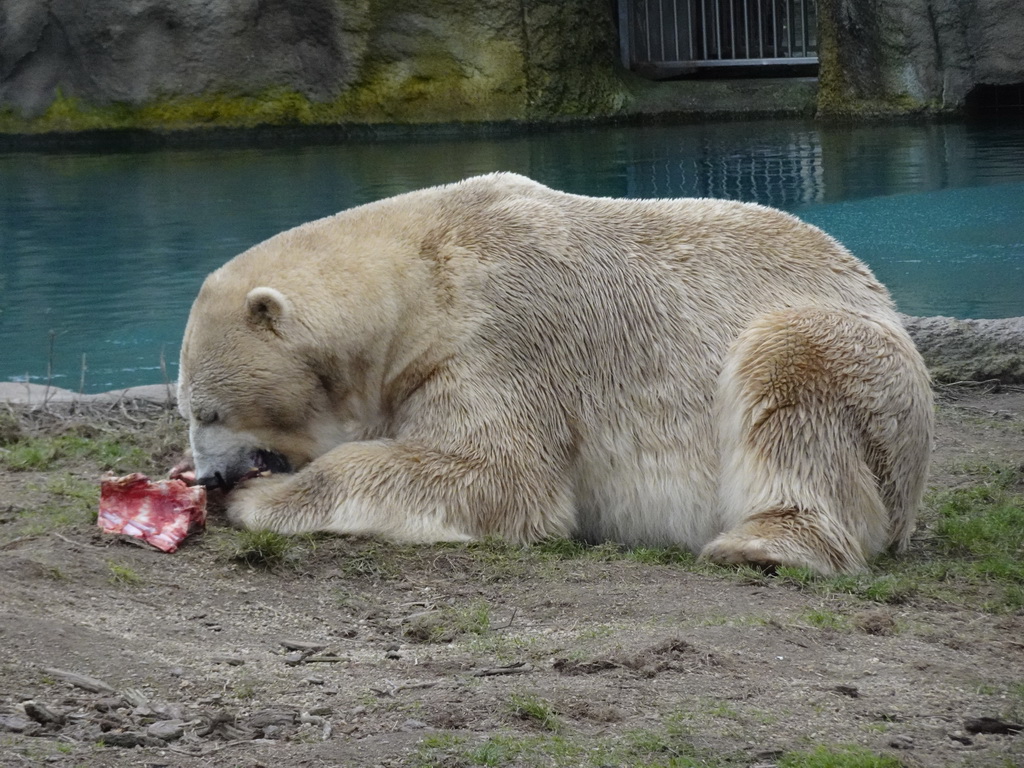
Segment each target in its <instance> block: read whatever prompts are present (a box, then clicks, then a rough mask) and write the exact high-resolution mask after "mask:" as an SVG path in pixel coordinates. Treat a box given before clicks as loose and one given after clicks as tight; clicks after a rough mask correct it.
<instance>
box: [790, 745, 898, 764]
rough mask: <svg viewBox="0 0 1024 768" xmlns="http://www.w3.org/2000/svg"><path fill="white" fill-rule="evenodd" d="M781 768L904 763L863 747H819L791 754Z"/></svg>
mask: <svg viewBox="0 0 1024 768" xmlns="http://www.w3.org/2000/svg"><path fill="white" fill-rule="evenodd" d="M778 765H779V768H903V762H902V761H900V760H898V759H896V758H895V757H890V756H888V755H879V754H876V753H874V752H870V751H868V750H866V749H863V748H861V747H854V746H849V747H847V746H839V747H825V746H821V747H817V748H816V749H814V750H813V751H811V752H790V753H788V754H786V755H783V756H782V758H781V759H780V760H779V763H778Z"/></svg>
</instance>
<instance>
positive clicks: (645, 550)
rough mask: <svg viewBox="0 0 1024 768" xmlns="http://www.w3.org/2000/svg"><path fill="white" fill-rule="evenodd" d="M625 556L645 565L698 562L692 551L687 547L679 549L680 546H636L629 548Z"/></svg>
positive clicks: (691, 563)
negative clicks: (687, 549)
mask: <svg viewBox="0 0 1024 768" xmlns="http://www.w3.org/2000/svg"><path fill="white" fill-rule="evenodd" d="M623 556H624V557H625V559H626V560H632V561H633V562H634V563H644V564H645V565H684V566H693V565H696V563H697V558H696V557H695V556H694V555H693V553H692V552H687V551H686V550H685V549H679V548H678V547H665V548H655V547H634V548H632V549H627V550H626V551H625V552H624V553H623Z"/></svg>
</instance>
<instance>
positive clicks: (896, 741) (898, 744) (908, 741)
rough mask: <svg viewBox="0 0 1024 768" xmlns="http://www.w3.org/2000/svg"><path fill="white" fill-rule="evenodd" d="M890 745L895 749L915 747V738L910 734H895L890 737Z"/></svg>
mask: <svg viewBox="0 0 1024 768" xmlns="http://www.w3.org/2000/svg"><path fill="white" fill-rule="evenodd" d="M889 746H890V747H892V748H893V749H913V748H914V740H913V739H912V738H911V737H910V736H893V737H892V738H891V739H889Z"/></svg>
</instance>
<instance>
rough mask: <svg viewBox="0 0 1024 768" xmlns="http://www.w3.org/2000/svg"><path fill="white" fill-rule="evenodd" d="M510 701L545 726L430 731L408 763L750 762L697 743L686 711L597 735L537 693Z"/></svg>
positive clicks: (655, 767)
mask: <svg viewBox="0 0 1024 768" xmlns="http://www.w3.org/2000/svg"><path fill="white" fill-rule="evenodd" d="M508 703H509V707H510V709H511V712H512V714H513V715H514V716H516V717H517V718H519V719H522V720H526V721H527V722H528V723H530V724H532V725H534V726H535V727H536V726H540V727H541V728H542V729H543V730H544V732H543V733H521V732H512V731H506V732H502V733H498V734H494V735H492V736H489V737H488V738H486V739H484V740H482V741H475V742H474V741H472V740H470V739H467V738H465V737H463V736H461V735H455V734H445V733H438V734H432V735H431V736H429V737H427V738H426V739H424V740H423V741H422V742H421V743H420V745H419V749H418V751H417V753H416V754H415V756H414V757H413V758H412V759H411V760H410V761H409V762H407V763H406V764H407V765H408V766H410V767H411V768H428V766H429V767H434V766H436V767H437V768H440V766H445V768H468V767H469V766H496V767H498V768H506V767H508V768H511V767H512V766H526V765H529V766H533V765H538V766H551V767H552V768H612V767H613V766H615V767H618V766H630V768H698V767H700V768H730V767H733V768H739V766H746V765H748V764H749V761H748V760H747V759H746V758H745V756H744V755H742V754H739V753H736V754H729V753H724V754H723V753H721V752H720V751H716V752H711V751H708V750H704V749H702V748H698V747H696V746H695V745H694V744H693V743H692V740H691V739H692V737H693V731H692V729H693V726H692V724H690V723H689V722H688V718H687V717H686V716H685V715H682V714H677V715H669V716H667V717H665V718H664V719H663V720H662V721H661V723H660V724H658V725H657V726H655V727H652V728H643V729H636V730H632V731H629V732H628V733H626V734H625V735H623V736H618V737H616V736H600V737H594V736H592V735H586V736H584V735H580V734H575V733H570V732H568V729H567V728H566V727H565V725H564V724H563V723H562V722H561V721H560V720H557V719H556V718H557V715H556V713H555V712H554V710H553V708H552V706H551V705H550V703H548V702H547V701H545V700H544V699H542V698H539V697H537V696H535V695H532V694H528V695H518V696H513V697H510V699H509V702H508Z"/></svg>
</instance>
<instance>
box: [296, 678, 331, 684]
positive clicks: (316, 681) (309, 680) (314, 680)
mask: <svg viewBox="0 0 1024 768" xmlns="http://www.w3.org/2000/svg"><path fill="white" fill-rule="evenodd" d="M302 682H304V683H305V684H306V685H323V684H324V683H326V682H327V681H326V680H324V679H323V678H322V677H307V678H304V679H303V680H302Z"/></svg>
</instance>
